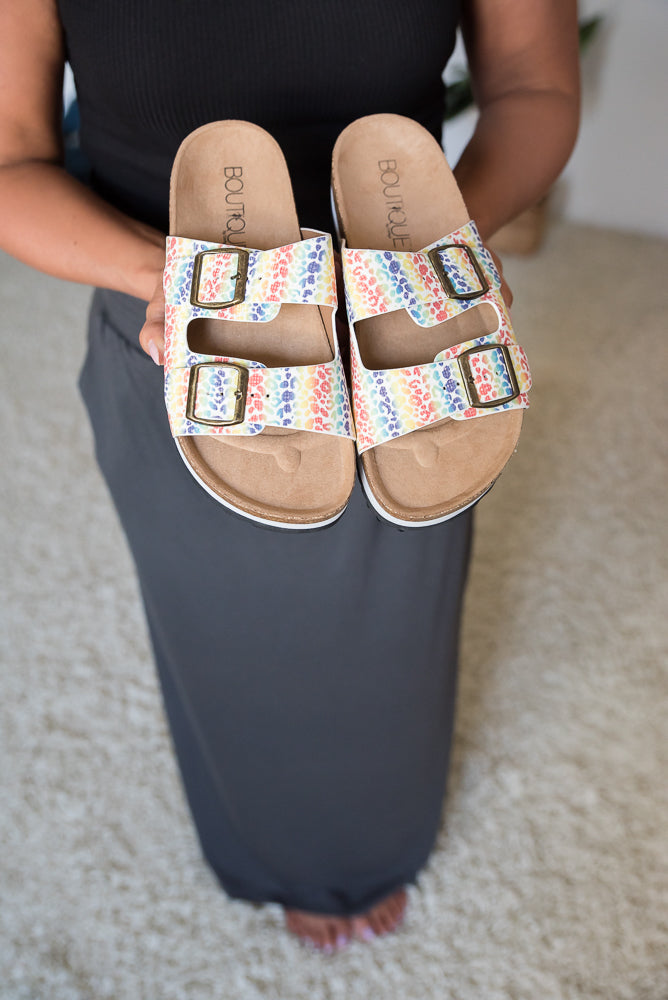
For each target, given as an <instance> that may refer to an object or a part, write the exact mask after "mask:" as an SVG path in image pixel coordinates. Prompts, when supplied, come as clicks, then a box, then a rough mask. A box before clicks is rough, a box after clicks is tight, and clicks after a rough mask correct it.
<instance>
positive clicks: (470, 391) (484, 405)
mask: <svg viewBox="0 0 668 1000" xmlns="http://www.w3.org/2000/svg"><path fill="white" fill-rule="evenodd" d="M487 351H501V354H502V355H503V363H504V365H505V366H506V371H507V373H508V379H509V381H510V387H511V390H512V391H511V392H510V393H509V394H508V395H507V396H502V397H501V398H500V399H493V400H487V401H485V400H482V399H481V398H480V395H479V393H478V387H477V385H476V381H475V375H474V374H473V372H472V371H471V362H470V360H469V358H470V357H471V355H472V354H484V353H485V352H487ZM457 362H458V364H459V370H460V371H461V373H462V378H463V381H464V388H465V389H466V395H467V396H468V399H469V403H470V404H471V406H474V407H475V408H476V409H483V410H484V409H488V408H489V407H492V406H503V404H504V403H510V402H512V400H513V399H517V397H518V396H519V394H520V387H519V384H518V382H517V375H516V374H515V368H514V367H513V359H512V357H511V355H510V351H509V350H508V345H507V344H483V345H482V346H481V347H469V349H468V351H463V352H462V354H460V355H459V356H458V357H457Z"/></svg>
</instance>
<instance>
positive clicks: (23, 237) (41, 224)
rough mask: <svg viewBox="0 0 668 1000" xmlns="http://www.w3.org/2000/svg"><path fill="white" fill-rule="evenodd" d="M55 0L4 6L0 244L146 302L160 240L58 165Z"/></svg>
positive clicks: (59, 273) (0, 22)
mask: <svg viewBox="0 0 668 1000" xmlns="http://www.w3.org/2000/svg"><path fill="white" fill-rule="evenodd" d="M63 65H64V45H63V37H62V29H61V25H60V21H59V19H58V14H57V11H56V3H55V0H21V2H20V3H3V4H1V5H0V247H2V248H3V249H4V250H7V251H8V252H9V253H11V254H12V255H13V256H15V257H18V258H19V259H20V260H23V261H24V262H25V263H27V264H30V265H31V266H32V267H35V268H37V269H38V270H40V271H46V272H47V273H48V274H53V275H55V276H56V277H59V278H65V279H67V280H68V281H79V282H83V283H85V284H91V285H100V286H102V287H104V288H112V289H115V290H117V291H121V292H127V293H128V294H130V295H135V296H137V297H139V298H142V299H146V300H148V299H149V298H151V296H152V294H153V291H154V288H155V286H156V283H157V282H158V280H159V278H160V275H161V273H162V268H163V267H164V261H165V249H164V237H163V235H162V234H161V233H159V232H158V231H157V230H155V229H152V228H151V227H150V226H146V225H143V224H142V223H139V222H136V221H135V220H134V219H131V218H129V217H128V216H125V215H123V214H122V213H121V212H119V211H117V210H116V209H115V208H113V207H112V206H111V205H108V204H107V203H106V202H105V201H103V200H102V199H101V198H98V197H97V195H95V194H93V193H92V192H91V191H89V190H88V189H87V188H86V187H84V185H82V184H80V183H79V182H78V181H76V180H74V178H72V177H70V176H69V175H68V174H67V173H66V172H65V170H64V169H63V166H62V162H63V150H62V139H61V118H62V80H63Z"/></svg>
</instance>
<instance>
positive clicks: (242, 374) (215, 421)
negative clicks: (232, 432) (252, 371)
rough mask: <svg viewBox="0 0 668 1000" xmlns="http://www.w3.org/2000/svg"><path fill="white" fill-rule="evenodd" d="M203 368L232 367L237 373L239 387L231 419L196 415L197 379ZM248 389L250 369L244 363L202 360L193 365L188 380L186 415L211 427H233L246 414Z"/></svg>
mask: <svg viewBox="0 0 668 1000" xmlns="http://www.w3.org/2000/svg"><path fill="white" fill-rule="evenodd" d="M201 368H231V369H232V370H233V371H235V372H236V373H237V387H236V389H235V390H234V396H235V399H236V402H235V404H234V416H233V417H232V419H231V420H222V419H221V418H220V417H211V418H207V417H196V416H195V407H196V405H197V380H198V378H199V373H200V369H201ZM247 391H248V369H247V368H244V366H243V365H235V364H233V363H232V362H227V361H202V362H201V363H200V364H197V365H193V366H192V368H191V369H190V381H189V382H188V401H187V403H186V417H187V418H188V420H193V421H194V422H195V423H196V424H206V425H207V426H209V427H233V426H234V425H235V424H242V423H243V422H244V418H245V416H246V393H247Z"/></svg>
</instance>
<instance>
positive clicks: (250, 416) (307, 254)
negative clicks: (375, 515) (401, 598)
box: [164, 121, 355, 530]
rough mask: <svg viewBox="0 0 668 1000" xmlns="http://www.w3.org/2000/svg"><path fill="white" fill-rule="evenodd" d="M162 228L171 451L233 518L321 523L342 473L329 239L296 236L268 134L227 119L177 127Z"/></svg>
mask: <svg viewBox="0 0 668 1000" xmlns="http://www.w3.org/2000/svg"><path fill="white" fill-rule="evenodd" d="M170 231H171V234H172V235H170V236H169V237H168V239H167V263H166V267H165V274H164V288H165V401H166V404H167V412H168V415H169V422H170V427H171V431H172V434H173V436H174V438H175V440H176V444H177V446H178V449H179V452H180V454H181V457H182V458H183V461H184V462H185V464H186V466H187V467H188V469H189V471H190V472H191V473H192V475H193V476H194V477H195V479H196V480H197V481H198V482H199V483H200V485H201V486H203V487H204V489H205V490H206V491H207V492H208V493H210V494H211V496H213V497H214V498H215V499H216V500H218V501H219V502H220V503H222V504H224V505H225V506H226V507H228V508H230V509H231V510H233V511H235V512H236V513H238V514H241V515H242V516H243V517H246V518H249V519H251V520H253V521H257V522H260V523H263V524H267V525H271V526H273V527H278V528H285V529H302V530H306V529H312V528H321V527H324V526H325V525H327V524H331V523H332V522H333V521H335V520H336V519H337V518H338V517H340V515H341V514H342V513H343V511H344V509H345V507H346V505H347V503H348V498H349V496H350V493H351V492H352V488H353V485H354V480H355V450H354V444H353V441H354V437H355V433H354V429H353V423H352V416H351V411H350V403H349V400H348V393H347V389H346V382H345V375H344V371H343V367H342V364H341V358H340V356H339V350H338V344H337V340H336V334H335V327H334V323H335V312H336V305H337V295H336V281H335V276H334V258H333V248H332V239H331V236H329V235H327V234H325V233H316V232H304V233H303V234H302V233H301V232H300V229H299V224H298V221H297V214H296V209H295V204H294V198H293V194H292V186H291V183H290V178H289V175H288V169H287V165H286V163H285V160H284V158H283V154H282V152H281V150H280V148H279V146H278V144H277V143H276V142H275V141H274V139H272V137H271V136H270V135H268V134H267V133H266V132H265V131H263V130H262V129H261V128H258V127H257V126H255V125H252V124H250V123H248V122H237V121H223V122H213V123H211V124H209V125H204V126H203V127H202V128H199V129H197V130H196V131H195V132H193V133H191V135H189V136H188V137H187V138H186V139H185V140H184V142H183V143H182V145H181V147H180V149H179V151H178V154H177V156H176V159H175V161H174V167H173V170H172V178H171V193H170ZM251 248H252V249H251Z"/></svg>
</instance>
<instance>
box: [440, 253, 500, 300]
mask: <svg viewBox="0 0 668 1000" xmlns="http://www.w3.org/2000/svg"><path fill="white" fill-rule="evenodd" d="M443 250H463V251H464V253H465V254H466V256H467V257H468V259H469V260H470V261H471V265H472V267H473V270H474V271H475V273H476V276H477V278H478V281H479V282H480V288H479V289H475V290H474V291H472V292H458V291H457V289H456V288H455V286H454V284H453V282H452V280H451V279H450V275H449V274H448V272H447V271H446V269H445V265H444V264H443V261H442V260H441V258H440V257H439V253H441V252H442V251H443ZM427 256H428V257H429V260H430V261H431V266H432V267H433V268H434V270H435V271H436V274H437V275H438V280H439V281H440V283H441V286H442V288H443V291H444V292H445V294H446V295H447V296H448V298H449V299H479V298H480V297H481V296H482V295H484V294H485V292H488V291H489V282H488V280H487V276H486V275H485V272H484V271H483V269H482V266H481V264H480V261H479V260H478V258H477V256H476V254H475V252H474V251H473V249H472V248H471V247H470V246H468V245H467V244H466V243H441V245H440V246H437V247H433V248H432V249H431V250H429V251H427Z"/></svg>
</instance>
